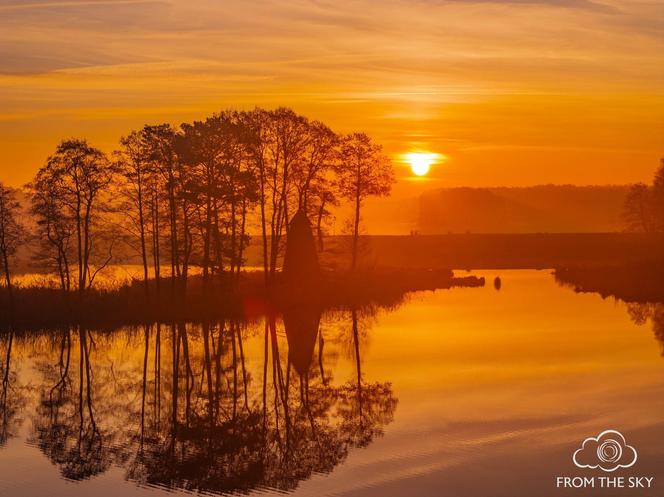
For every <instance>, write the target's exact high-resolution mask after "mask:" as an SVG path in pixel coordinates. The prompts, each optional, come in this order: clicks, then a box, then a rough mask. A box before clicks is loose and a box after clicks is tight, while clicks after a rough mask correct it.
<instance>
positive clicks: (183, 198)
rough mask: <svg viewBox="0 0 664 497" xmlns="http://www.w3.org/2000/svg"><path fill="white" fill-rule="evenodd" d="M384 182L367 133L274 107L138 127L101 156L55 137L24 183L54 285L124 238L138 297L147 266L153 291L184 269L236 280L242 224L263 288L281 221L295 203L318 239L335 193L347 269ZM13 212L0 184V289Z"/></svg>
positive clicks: (80, 286)
mask: <svg viewBox="0 0 664 497" xmlns="http://www.w3.org/2000/svg"><path fill="white" fill-rule="evenodd" d="M393 182H394V174H393V170H392V165H391V163H390V160H389V159H388V158H387V157H386V156H385V155H384V154H383V153H382V150H381V147H380V146H379V145H377V144H375V143H374V142H373V141H372V140H371V138H370V137H369V136H367V135H366V134H364V133H352V134H348V135H338V134H336V133H334V132H333V131H332V130H331V129H330V128H329V127H327V126H326V125H325V124H323V123H321V122H318V121H311V120H309V119H307V118H306V117H303V116H301V115H298V114H297V113H295V112H294V111H292V110H290V109H287V108H278V109H276V110H264V109H255V110H252V111H246V112H245V111H235V110H227V111H223V112H220V113H218V114H215V115H212V116H211V117H208V118H207V119H205V120H202V121H195V122H193V123H185V124H182V125H181V126H179V127H178V128H174V127H172V126H171V125H169V124H161V125H154V126H144V127H143V128H142V129H140V130H136V131H132V132H131V133H129V134H128V135H127V136H124V137H123V138H122V139H121V140H120V147H119V149H118V150H117V151H116V152H114V153H113V154H112V155H106V154H104V153H103V152H102V151H100V150H99V149H97V148H94V147H93V146H91V145H90V144H88V142H87V141H86V140H77V139H70V140H65V141H63V142H61V143H60V144H59V145H58V147H57V149H56V150H55V153H54V154H53V155H52V156H51V157H49V158H48V160H47V162H46V164H44V165H43V166H42V167H41V168H40V169H39V171H38V172H37V174H36V176H35V178H34V179H33V181H32V182H30V183H29V184H28V185H27V186H26V191H27V194H28V196H29V199H30V214H31V215H32V216H33V218H34V222H33V223H32V224H33V225H34V226H35V228H34V230H33V231H34V233H33V234H34V235H35V238H36V240H37V241H38V242H39V245H40V249H39V253H38V258H39V260H40V261H41V263H42V266H46V267H48V269H50V270H52V271H53V272H54V273H56V274H57V275H58V278H59V282H60V286H61V288H62V290H63V291H65V292H69V291H72V290H77V291H79V292H84V291H85V290H86V289H89V288H90V287H91V286H92V285H93V283H94V281H95V277H96V275H97V274H98V273H99V271H101V270H103V268H105V267H106V266H107V265H108V264H109V263H111V262H112V260H113V249H114V246H115V244H116V242H117V241H118V240H124V241H126V242H127V243H128V244H129V245H130V246H131V247H133V248H134V249H136V251H137V253H138V254H140V258H141V261H142V266H143V275H144V280H145V290H146V292H147V293H148V294H149V292H150V285H149V284H148V280H149V276H150V274H152V275H153V277H154V280H155V284H154V286H155V288H156V289H157V291H158V290H159V288H160V285H161V283H162V280H163V279H165V278H169V279H170V282H171V283H172V285H171V286H172V288H173V289H176V288H177V289H179V290H180V291H182V292H184V291H186V286H187V278H188V275H189V274H190V268H191V267H192V266H198V267H200V269H201V272H202V277H203V283H204V284H208V283H209V282H210V281H211V278H212V277H213V276H214V275H219V276H220V277H224V276H225V277H227V276H230V277H232V280H233V281H236V280H237V279H238V278H239V274H240V271H241V268H242V267H243V264H244V262H245V260H246V254H245V250H246V247H247V244H248V242H249V232H250V225H253V226H256V227H257V230H256V231H258V233H259V234H260V237H261V239H262V255H263V269H264V274H265V283H266V284H267V285H269V284H271V283H273V282H274V280H275V276H276V273H277V271H278V268H279V264H280V261H281V253H282V248H283V244H284V241H285V237H286V236H287V232H288V223H289V219H290V218H291V217H292V216H293V215H294V214H295V213H296V212H297V211H303V212H304V213H306V214H307V216H308V218H309V219H310V220H312V221H313V224H314V225H315V230H316V232H317V233H318V237H319V240H322V238H321V237H322V233H323V228H322V226H323V223H324V222H325V220H326V218H328V217H329V216H330V215H331V207H332V206H336V205H338V204H339V203H340V202H341V201H342V200H347V201H349V202H352V203H353V207H354V216H353V235H354V242H353V250H352V256H351V265H352V267H353V268H354V267H355V266H356V265H357V257H358V255H357V254H358V242H357V239H358V237H359V233H360V228H359V225H360V218H361V208H362V203H363V201H364V199H365V198H366V197H368V196H371V195H387V194H389V192H390V189H391V185H392V183H393ZM21 219H22V215H21V213H20V212H19V203H18V202H17V200H16V192H15V191H14V190H12V189H10V188H7V187H5V186H1V185H0V256H1V259H2V260H1V261H0V263H1V264H2V266H3V268H4V270H5V273H6V284H7V286H8V287H10V288H11V277H10V272H9V267H10V259H11V257H12V255H13V254H14V253H15V252H16V250H17V248H18V247H19V245H20V244H21V243H22V242H24V240H25V236H24V234H25V229H24V228H23V227H22V224H21ZM252 223H253V224H252ZM168 266H170V271H169V274H168V275H163V276H162V268H164V267H168Z"/></svg>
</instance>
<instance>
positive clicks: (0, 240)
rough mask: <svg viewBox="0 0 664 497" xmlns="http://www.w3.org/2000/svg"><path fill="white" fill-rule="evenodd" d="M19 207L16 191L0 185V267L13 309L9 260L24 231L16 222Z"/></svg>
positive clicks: (21, 240)
mask: <svg viewBox="0 0 664 497" xmlns="http://www.w3.org/2000/svg"><path fill="white" fill-rule="evenodd" d="M20 209H21V205H20V203H19V202H18V200H17V198H16V190H14V189H13V188H9V187H7V186H5V185H4V184H2V183H0V266H1V267H2V270H3V272H4V278H5V285H6V287H7V293H8V295H9V303H10V308H13V297H14V294H13V287H12V277H11V267H10V260H11V258H12V257H13V256H14V255H15V254H16V250H17V249H18V247H19V246H20V245H21V243H22V242H23V240H24V235H25V230H24V228H23V225H22V224H21V223H20V221H19V220H18V216H19V212H20Z"/></svg>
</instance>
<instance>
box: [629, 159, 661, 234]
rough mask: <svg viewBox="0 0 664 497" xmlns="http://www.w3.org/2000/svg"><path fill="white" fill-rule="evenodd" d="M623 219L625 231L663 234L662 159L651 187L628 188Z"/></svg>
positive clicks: (637, 185) (643, 185) (641, 184)
mask: <svg viewBox="0 0 664 497" xmlns="http://www.w3.org/2000/svg"><path fill="white" fill-rule="evenodd" d="M623 219H624V223H625V229H626V230H627V231H635V232H641V233H661V232H664V158H662V159H661V160H660V165H659V167H658V168H657V170H656V171H655V176H654V178H653V182H652V185H646V184H645V183H636V184H634V185H632V186H631V187H630V190H629V192H628V193H627V197H626V198H625V205H624V209H623Z"/></svg>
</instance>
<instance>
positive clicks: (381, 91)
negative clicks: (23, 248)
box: [0, 0, 664, 198]
mask: <svg viewBox="0 0 664 497" xmlns="http://www.w3.org/2000/svg"><path fill="white" fill-rule="evenodd" d="M0 60H2V64H1V65H0V150H1V151H2V155H1V157H0V179H1V180H3V181H5V182H7V183H9V184H12V185H20V184H22V183H24V182H26V181H28V180H29V179H30V178H31V176H32V174H33V173H34V171H35V170H36V168H37V167H38V166H39V165H40V164H41V163H42V162H43V161H44V159H45V158H46V156H47V155H48V154H49V153H50V152H51V151H52V150H53V148H54V147H55V145H56V143H57V142H58V141H59V140H60V139H61V138H63V137H70V136H85V137H87V138H88V139H89V140H90V141H91V142H92V143H93V144H95V145H97V146H99V147H101V148H103V149H104V150H107V151H110V150H112V149H113V147H114V146H115V143H116V142H117V139H118V137H119V136H120V135H121V134H124V133H126V132H127V131H128V130H130V129H132V128H137V127H140V126H141V125H143V124H144V123H158V122H163V121H168V122H171V123H174V124H177V123H179V122H182V121H184V120H191V119H194V118H201V117H203V116H205V115H206V114H210V113H212V112H214V111H217V110H220V109H222V108H225V107H229V106H236V107H242V108H250V107H253V106H254V105H260V106H266V107H274V106H277V105H287V106H292V107H293V108H294V109H295V110H297V111H298V112H301V113H303V114H305V115H307V116H309V117H311V118H316V119H321V120H323V121H325V122H326V123H328V124H329V125H330V126H331V127H333V128H334V129H335V130H337V131H339V132H346V131H351V130H364V131H367V132H369V133H370V134H372V135H373V136H374V137H375V138H376V139H377V140H379V141H380V142H382V143H383V144H384V145H385V147H386V149H387V151H388V152H389V153H390V154H391V155H393V156H394V157H395V158H398V157H399V154H401V153H405V152H409V151H412V150H416V149H420V150H424V151H431V152H435V153H439V154H444V155H445V156H447V157H448V159H447V160H446V161H445V162H444V163H441V164H437V165H436V166H434V167H433V169H432V171H431V173H430V175H429V179H428V180H424V181H408V180H407V178H408V176H409V175H410V172H409V170H408V169H407V167H406V166H405V165H404V164H398V167H399V170H398V175H399V176H400V182H399V184H398V185H397V188H396V191H395V195H396V196H397V197H399V196H401V197H403V198H405V197H410V196H413V195H414V194H417V193H419V192H420V191H422V190H424V189H428V188H433V187H437V186H451V185H530V184H537V183H550V182H552V183H579V184H589V183H597V184H605V183H625V182H632V181H639V180H649V179H650V177H651V175H652V171H653V170H654V169H655V167H656V166H657V164H658V160H659V157H660V156H662V155H664V9H663V8H662V6H661V0H643V1H641V0H624V1H618V0H508V1H501V0H483V1H479V0H384V1H381V2H375V1H371V0H363V1H361V0H349V1H343V2H339V1H332V0H290V1H286V0H258V1H252V2H240V1H228V0H225V1H223V2H221V1H219V0H187V1H183V0H163V1H162V0H0Z"/></svg>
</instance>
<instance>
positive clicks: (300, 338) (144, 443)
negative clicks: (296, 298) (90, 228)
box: [0, 308, 397, 493]
mask: <svg viewBox="0 0 664 497" xmlns="http://www.w3.org/2000/svg"><path fill="white" fill-rule="evenodd" d="M323 323H324V326H323ZM370 325H371V313H370V312H367V311H358V310H352V311H349V312H344V313H336V314H333V315H327V316H326V317H325V318H322V313H321V311H320V310H316V309H306V308H299V309H295V308H293V309H288V310H286V311H285V312H284V314H283V316H277V315H269V316H267V317H266V318H265V319H264V320H262V321H260V322H255V323H243V322H238V321H228V320H226V321H224V320H222V321H215V322H207V323H202V324H197V325H192V324H185V323H172V324H164V323H157V324H151V325H145V326H143V327H140V328H132V329H122V330H117V331H115V332H100V331H95V330H91V329H86V328H83V327H75V328H70V329H62V330H57V331H52V332H48V333H46V332H44V333H34V334H22V335H18V336H15V334H14V333H8V334H7V335H6V336H5V337H4V355H3V357H4V360H3V363H2V373H3V384H2V398H1V399H0V400H1V403H0V408H1V409H2V411H1V414H2V432H1V434H0V436H1V437H2V438H0V442H2V443H4V442H5V441H6V440H7V438H8V437H10V436H11V435H12V434H14V433H15V432H16V430H17V428H18V427H19V426H20V425H21V419H22V417H23V416H24V417H25V418H26V421H27V423H25V426H26V427H27V428H26V429H27V430H28V434H27V439H28V441H29V443H30V444H32V445H34V446H35V447H38V448H39V450H40V451H41V452H42V453H43V454H44V456H46V457H47V458H48V460H49V461H50V462H51V463H52V464H53V465H55V466H56V467H57V468H58V469H59V471H60V474H61V476H62V477H63V478H66V479H69V480H84V479H89V478H92V477H95V476H98V475H101V474H103V473H105V472H107V471H108V470H109V469H110V468H112V467H120V468H122V469H123V471H124V474H125V479H126V480H129V481H132V482H135V483H136V484H139V485H151V486H152V485H156V486H160V487H165V488H169V489H183V490H189V491H204V492H215V493H220V492H237V491H242V492H246V491H249V490H251V489H255V488H271V489H278V490H283V491H286V490H292V489H294V488H295V487H297V485H298V484H299V482H301V481H302V480H304V479H307V478H309V477H310V476H311V475H312V474H314V473H326V472H330V471H331V470H332V469H333V468H334V467H335V466H337V465H338V464H339V463H340V462H342V461H343V460H344V459H345V458H346V457H347V456H348V454H349V452H350V451H351V450H352V449H354V448H356V447H363V446H366V445H368V444H370V443H371V442H372V441H373V440H374V439H375V438H376V437H379V436H381V435H382V434H383V430H384V428H385V426H386V425H388V424H389V423H390V422H391V421H392V419H393V416H394V411H395V409H396V406H397V399H396V398H395V396H394V393H393V391H392V387H391V385H390V384H389V383H382V382H367V381H365V379H364V378H363V375H362V366H361V365H362V346H361V345H362V337H361V332H360V329H361V328H362V327H363V326H370ZM323 328H325V333H326V335H327V337H326V338H324V337H323V334H324V331H323ZM247 340H250V341H251V344H252V345H251V346H250V347H249V348H247V343H246V342H247ZM348 343H351V344H352V347H351V349H352V350H350V351H349V350H345V349H347V347H344V346H343V344H348ZM329 344H331V345H332V349H330V350H328V348H329ZM17 345H18V346H19V348H20V349H21V350H22V351H23V352H22V354H23V356H24V357H23V359H24V360H25V356H27V357H30V358H31V361H32V365H33V367H31V368H28V369H29V371H25V372H24V374H23V375H19V374H18V373H17V372H16V371H13V370H12V357H13V355H14V354H16V349H17ZM344 351H345V352H346V353H349V357H351V358H352V363H353V365H354V369H355V371H354V374H353V375H352V380H349V381H334V378H333V374H332V372H331V371H326V365H325V361H326V360H332V361H334V360H335V359H336V358H337V357H338V355H339V354H341V353H344ZM28 385H30V386H31V389H29V390H27V386H28ZM28 391H29V392H32V393H30V394H28Z"/></svg>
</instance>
